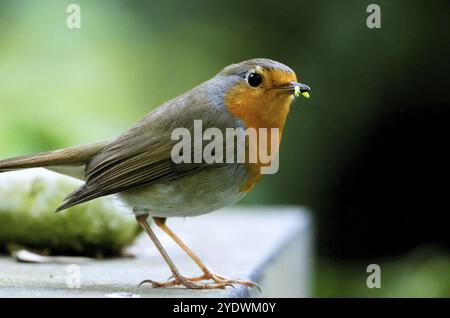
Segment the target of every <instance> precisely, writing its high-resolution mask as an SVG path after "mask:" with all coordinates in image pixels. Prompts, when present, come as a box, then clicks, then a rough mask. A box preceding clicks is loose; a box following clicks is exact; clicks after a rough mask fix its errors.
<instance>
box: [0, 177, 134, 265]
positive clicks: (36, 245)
mask: <svg viewBox="0 0 450 318" xmlns="http://www.w3.org/2000/svg"><path fill="white" fill-rule="evenodd" d="M79 185H80V183H79V182H77V181H76V180H73V179H71V178H67V177H64V176H59V175H56V174H53V173H51V172H45V170H41V169H39V170H35V169H33V170H28V172H27V171H22V172H14V173H5V174H0V247H1V249H2V250H3V251H6V250H7V249H8V247H9V246H11V245H18V246H23V247H27V248H31V249H36V250H41V251H46V252H48V253H49V254H52V255H56V254H59V255H84V256H93V257H104V256H116V255H120V253H121V251H122V249H123V248H124V247H125V246H126V245H128V244H130V243H131V242H133V240H134V239H135V238H136V236H137V234H138V233H139V227H138V225H137V223H136V221H135V219H134V217H133V215H132V214H131V213H127V211H126V210H124V209H122V208H120V207H119V206H118V205H116V204H115V203H114V202H113V201H112V200H111V199H110V198H101V199H97V200H94V201H91V202H88V203H85V204H81V205H79V206H75V207H72V208H70V209H68V210H66V211H63V212H60V213H55V209H56V208H57V207H58V206H59V205H60V204H61V202H62V200H63V199H64V197H66V196H67V195H68V194H69V193H71V192H72V191H74V190H75V189H76V188H77V187H79Z"/></svg>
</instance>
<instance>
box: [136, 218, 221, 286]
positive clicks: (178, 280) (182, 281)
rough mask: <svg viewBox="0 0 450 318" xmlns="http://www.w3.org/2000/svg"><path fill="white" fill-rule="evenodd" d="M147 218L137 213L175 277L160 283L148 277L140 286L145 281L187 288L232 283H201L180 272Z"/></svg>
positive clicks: (138, 219)
mask: <svg viewBox="0 0 450 318" xmlns="http://www.w3.org/2000/svg"><path fill="white" fill-rule="evenodd" d="M147 218H148V215H147V214H141V215H137V216H136V221H137V222H138V223H139V225H141V226H142V228H143V229H144V231H145V232H146V233H147V234H148V236H149V237H150V239H151V240H152V241H153V243H154V244H155V246H156V248H157V249H158V251H159V252H160V254H161V256H162V257H163V258H164V260H165V261H166V263H167V265H168V266H169V268H170V271H171V272H172V277H173V279H172V280H171V281H169V282H167V283H158V282H155V281H153V280H150V279H147V280H144V281H142V282H141V283H140V284H139V286H140V285H142V284H145V283H150V284H152V286H153V287H155V288H159V287H169V286H179V285H182V286H184V287H186V288H189V289H217V288H220V289H223V288H225V287H226V286H229V285H230V284H228V283H216V284H200V283H196V282H194V281H193V280H190V279H188V278H186V277H184V276H182V275H181V274H180V272H179V271H178V269H177V267H176V266H175V264H174V263H173V261H172V260H171V259H170V257H169V255H168V254H167V252H166V251H165V250H164V247H163V246H162V245H161V243H160V242H159V240H158V238H157V237H156V235H155V233H154V232H153V231H152V229H151V228H150V226H149V225H148V223H147Z"/></svg>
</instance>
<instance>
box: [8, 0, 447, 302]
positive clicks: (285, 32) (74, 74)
mask: <svg viewBox="0 0 450 318" xmlns="http://www.w3.org/2000/svg"><path fill="white" fill-rule="evenodd" d="M69 3H70V2H67V3H66V2H65V1H39V2H37V1H0V74H1V76H0V109H1V113H0V140H1V147H0V155H1V157H7V156H11V155H17V154H23V153H29V152H34V151H44V150H50V149H55V148H60V147H65V146H68V145H72V144H80V143H87V142H93V141H97V140H103V139H105V138H110V137H111V136H114V135H117V134H119V133H120V132H121V131H123V130H124V129H126V128H127V127H129V126H130V125H132V124H133V123H134V122H135V121H136V120H137V119H138V118H139V117H140V116H142V115H143V114H145V113H146V112H147V111H149V110H151V109H152V108H153V107H156V106H157V105H159V104H160V103H162V102H164V101H166V100H168V99H169V98H172V97H175V96H177V95H178V94H180V93H182V92H184V91H186V90H188V89H190V88H192V87H193V86H194V85H197V84H198V83H200V82H202V81H204V80H206V79H208V78H210V77H211V76H213V75H214V74H215V73H217V72H218V71H220V70H221V68H223V67H224V66H226V65H228V64H230V63H232V62H238V61H241V60H245V59H249V58H255V57H267V58H272V59H275V60H279V61H281V62H283V63H285V64H287V65H289V66H291V67H292V68H293V69H294V70H296V72H297V75H298V77H299V78H300V79H301V81H302V82H304V83H307V84H308V85H309V86H311V87H312V94H311V95H312V98H311V99H310V100H301V101H300V103H298V104H297V105H294V107H293V109H292V111H291V114H290V117H289V119H288V123H287V126H286V131H285V134H284V140H283V144H282V148H281V157H280V159H281V163H280V167H281V169H280V172H279V173H278V174H277V175H275V176H268V177H266V178H265V179H264V180H263V181H262V183H261V184H260V185H259V186H258V187H257V188H256V189H255V190H254V191H253V192H252V193H251V194H250V195H248V196H247V197H246V198H245V199H244V200H243V202H241V204H295V205H303V206H307V207H309V208H310V209H311V210H312V211H313V215H314V218H315V222H316V226H317V231H316V234H317V242H316V248H317V251H318V257H317V262H316V268H315V273H316V278H317V279H316V283H317V284H316V286H315V293H316V295H318V296H450V287H449V283H448V282H449V281H450V280H449V279H445V277H446V278H449V277H450V272H449V268H450V258H449V252H448V249H449V247H450V242H449V223H448V214H449V212H448V204H447V201H448V193H447V192H448V180H449V178H448V175H449V155H448V151H447V148H448V143H449V137H450V136H449V123H450V122H449V115H450V114H449V112H450V111H449V107H450V96H449V95H450V94H449V85H450V80H449V71H450V69H449V61H448V60H449V59H448V57H449V54H450V48H449V36H448V32H449V19H448V12H449V9H450V8H449V2H448V1H432V2H424V1H409V0H408V1H407V0H402V1H401V0H397V1H377V2H376V3H377V4H379V5H380V6H381V10H382V11H381V14H382V28H381V29H368V28H367V26H366V19H367V16H368V15H369V14H368V13H366V8H367V6H368V5H369V4H370V3H371V2H369V1H356V0H355V1H312V0H311V1H284V2H274V1H266V0H259V1H181V0H178V1H173V0H172V1H158V2H156V1H151V2H150V1H78V2H77V3H78V4H80V6H81V8H82V28H81V29H80V30H68V29H67V28H66V26H65V19H66V17H67V13H66V12H65V8H66V7H67V5H68V4H69ZM274 189H277V190H276V191H274ZM371 262H375V263H377V264H380V265H381V266H382V268H383V273H386V277H389V278H390V280H387V283H386V285H385V286H386V287H383V288H382V289H381V290H380V291H373V290H368V289H367V288H366V287H365V286H364V285H361V284H360V282H361V278H362V277H365V275H366V273H365V267H366V266H367V265H368V264H370V263H371ZM443 277H444V279H443ZM357 282H359V285H358V283H357ZM360 285H361V286H360Z"/></svg>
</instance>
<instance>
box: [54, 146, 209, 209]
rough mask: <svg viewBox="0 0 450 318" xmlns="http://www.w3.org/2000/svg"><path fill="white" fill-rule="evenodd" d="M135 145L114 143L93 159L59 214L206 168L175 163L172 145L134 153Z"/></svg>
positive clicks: (201, 165)
mask: <svg viewBox="0 0 450 318" xmlns="http://www.w3.org/2000/svg"><path fill="white" fill-rule="evenodd" d="M134 142H135V140H133V139H130V140H129V141H128V142H123V141H122V142H120V143H119V144H120V146H119V145H116V144H112V145H111V147H110V148H109V149H106V150H105V153H100V154H99V155H98V157H94V158H93V162H94V164H90V165H88V170H87V172H86V184H85V185H84V186H82V187H81V188H79V189H78V190H77V191H75V192H73V193H72V194H70V195H69V196H68V197H67V198H66V200H65V202H64V204H62V205H61V206H60V207H59V208H58V209H57V211H58V212H59V211H62V210H65V209H67V208H69V207H72V206H74V205H77V204H80V203H84V202H87V201H90V200H93V199H96V198H99V197H102V196H106V195H111V194H115V193H120V192H123V191H127V190H130V189H135V188H139V187H144V186H148V185H150V184H152V183H156V182H162V181H168V180H173V179H177V178H180V177H183V176H185V175H188V174H190V173H192V172H195V171H197V170H199V169H202V167H204V164H193V163H181V164H175V163H174V162H173V160H172V158H171V157H170V153H171V149H172V143H170V142H150V143H149V144H147V145H144V146H141V149H140V150H137V151H131V149H133V147H131V146H132V145H133V143H134ZM111 149H113V150H114V151H112V152H111V151H110V150H111ZM121 149H128V151H119V150H121Z"/></svg>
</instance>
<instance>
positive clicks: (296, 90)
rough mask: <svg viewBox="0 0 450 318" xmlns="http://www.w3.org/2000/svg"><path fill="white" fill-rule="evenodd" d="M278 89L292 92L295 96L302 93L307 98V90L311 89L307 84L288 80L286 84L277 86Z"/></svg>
mask: <svg viewBox="0 0 450 318" xmlns="http://www.w3.org/2000/svg"><path fill="white" fill-rule="evenodd" d="M279 89H280V90H283V91H286V92H289V93H293V94H294V96H295V97H299V96H300V95H302V96H303V97H305V98H309V97H310V96H309V92H310V91H311V88H310V87H309V86H308V85H305V84H301V83H297V82H290V83H289V84H288V85H286V86H282V87H280V88H279Z"/></svg>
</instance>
